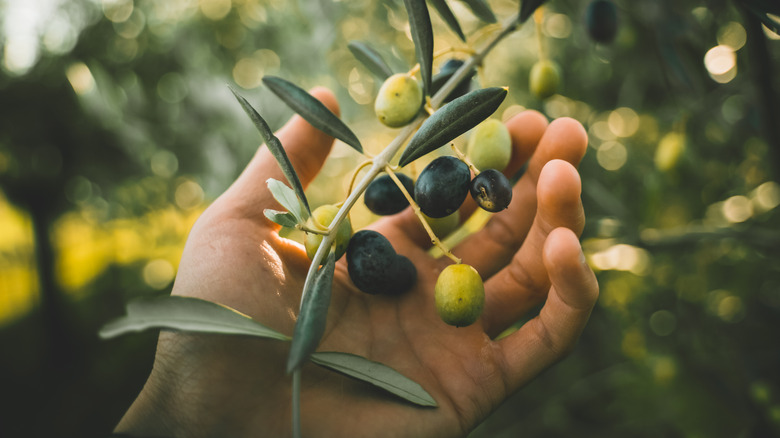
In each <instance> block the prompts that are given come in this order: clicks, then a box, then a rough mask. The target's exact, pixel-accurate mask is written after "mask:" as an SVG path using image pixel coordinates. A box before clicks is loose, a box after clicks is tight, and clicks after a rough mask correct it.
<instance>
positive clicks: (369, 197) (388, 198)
mask: <svg viewBox="0 0 780 438" xmlns="http://www.w3.org/2000/svg"><path fill="white" fill-rule="evenodd" d="M396 176H397V177H398V180H399V181H401V184H403V185H404V188H406V191H407V192H409V194H412V193H414V181H412V179H411V178H409V177H408V176H406V175H404V174H402V173H398V174H396ZM363 201H364V202H365V203H366V207H368V209H369V210H371V211H372V212H373V213H374V214H378V215H380V216H387V215H390V214H396V213H399V212H400V211H401V210H403V209H404V208H406V207H408V206H409V200H408V199H406V196H404V194H403V192H401V189H399V188H398V186H397V185H396V184H395V181H393V179H392V178H390V175H382V176H380V177H378V178H376V179H374V180H373V181H371V184H369V185H368V188H366V193H365V195H364V197H363Z"/></svg>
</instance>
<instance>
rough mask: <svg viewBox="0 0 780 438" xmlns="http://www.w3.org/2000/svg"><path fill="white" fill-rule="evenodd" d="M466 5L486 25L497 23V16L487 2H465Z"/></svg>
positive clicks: (472, 0)
mask: <svg viewBox="0 0 780 438" xmlns="http://www.w3.org/2000/svg"><path fill="white" fill-rule="evenodd" d="M463 2H464V3H466V5H467V6H468V7H469V9H471V12H473V13H474V15H476V16H477V18H479V19H480V20H482V21H484V22H485V23H495V22H496V21H497V20H496V15H495V14H494V13H493V10H492V9H490V5H489V4H488V2H487V1H486V0H463Z"/></svg>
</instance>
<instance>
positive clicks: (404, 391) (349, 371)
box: [311, 351, 438, 407]
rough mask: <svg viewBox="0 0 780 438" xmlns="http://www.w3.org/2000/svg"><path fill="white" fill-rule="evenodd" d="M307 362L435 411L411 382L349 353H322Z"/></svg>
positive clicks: (432, 400) (415, 383) (424, 392)
mask: <svg viewBox="0 0 780 438" xmlns="http://www.w3.org/2000/svg"><path fill="white" fill-rule="evenodd" d="M311 361H312V362H314V363H316V364H317V365H320V366H323V367H325V368H329V369H331V370H334V371H337V372H339V373H342V374H345V375H347V376H349V377H353V378H356V379H359V380H362V381H364V382H368V383H370V384H372V385H374V386H377V387H379V388H382V389H384V390H385V391H388V392H390V393H392V394H395V395H397V396H399V397H401V398H403V399H405V400H407V401H410V402H412V403H414V404H416V405H420V406H431V407H436V406H438V404H437V403H436V400H434V399H433V397H431V395H430V394H428V392H427V391H425V389H423V387H422V386H420V384H418V383H417V382H415V381H414V380H411V379H409V378H408V377H405V376H404V375H403V374H401V373H399V372H398V371H396V370H394V369H392V368H390V367H389V366H387V365H384V364H381V363H379V362H374V361H372V360H369V359H366V358H364V357H362V356H357V355H354V354H349V353H339V352H331V351H323V352H318V353H314V354H312V355H311Z"/></svg>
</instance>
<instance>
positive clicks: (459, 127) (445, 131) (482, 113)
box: [398, 87, 507, 166]
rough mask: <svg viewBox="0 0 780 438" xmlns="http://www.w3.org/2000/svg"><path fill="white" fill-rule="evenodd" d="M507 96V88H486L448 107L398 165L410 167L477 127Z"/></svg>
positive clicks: (436, 115)
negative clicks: (412, 163)
mask: <svg viewBox="0 0 780 438" xmlns="http://www.w3.org/2000/svg"><path fill="white" fill-rule="evenodd" d="M506 94H507V90H506V88H499V87H493V88H482V89H480V90H475V91H472V92H471V93H468V94H466V95H465V96H461V97H459V98H457V99H455V100H453V101H452V102H450V103H448V104H447V105H444V106H443V107H441V109H439V110H438V111H436V112H435V113H433V115H431V116H430V117H428V119H427V120H425V122H424V123H423V124H422V126H420V129H419V130H418V131H417V133H416V134H415V135H414V137H412V139H411V140H409V144H408V145H407V146H406V149H405V150H404V152H403V154H401V159H400V160H399V162H398V164H399V165H401V166H406V165H407V164H409V163H411V162H412V161H414V160H416V159H418V158H420V157H422V156H423V155H425V154H427V153H429V152H432V151H433V150H435V149H437V148H439V147H441V146H443V145H445V144H447V142H449V141H452V140H454V139H455V138H457V137H458V136H459V135H461V134H463V133H464V132H466V131H468V130H469V129H471V128H473V127H475V126H477V125H478V124H479V123H480V122H482V121H483V120H485V119H487V118H488V117H490V115H491V114H493V113H494V112H495V111H496V109H498V107H499V106H500V105H501V102H503V101H504V98H505V97H506Z"/></svg>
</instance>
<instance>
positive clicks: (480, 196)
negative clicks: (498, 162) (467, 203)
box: [470, 169, 512, 213]
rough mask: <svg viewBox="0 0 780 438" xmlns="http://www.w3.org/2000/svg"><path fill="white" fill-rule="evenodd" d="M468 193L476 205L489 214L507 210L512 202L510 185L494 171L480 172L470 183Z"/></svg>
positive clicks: (502, 176)
mask: <svg viewBox="0 0 780 438" xmlns="http://www.w3.org/2000/svg"><path fill="white" fill-rule="evenodd" d="M470 191H471V197H472V198H474V200H475V201H477V205H479V206H480V208H482V209H483V210H487V211H489V212H491V213H496V212H499V211H501V210H503V209H505V208H507V207H508V206H509V203H510V202H511V201H512V184H511V183H510V182H509V180H508V179H507V177H505V176H504V174H503V173H501V172H499V171H497V170H496V169H488V170H485V171H484V172H480V174H479V175H477V176H476V177H475V178H474V179H473V180H472V181H471V190H470Z"/></svg>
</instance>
